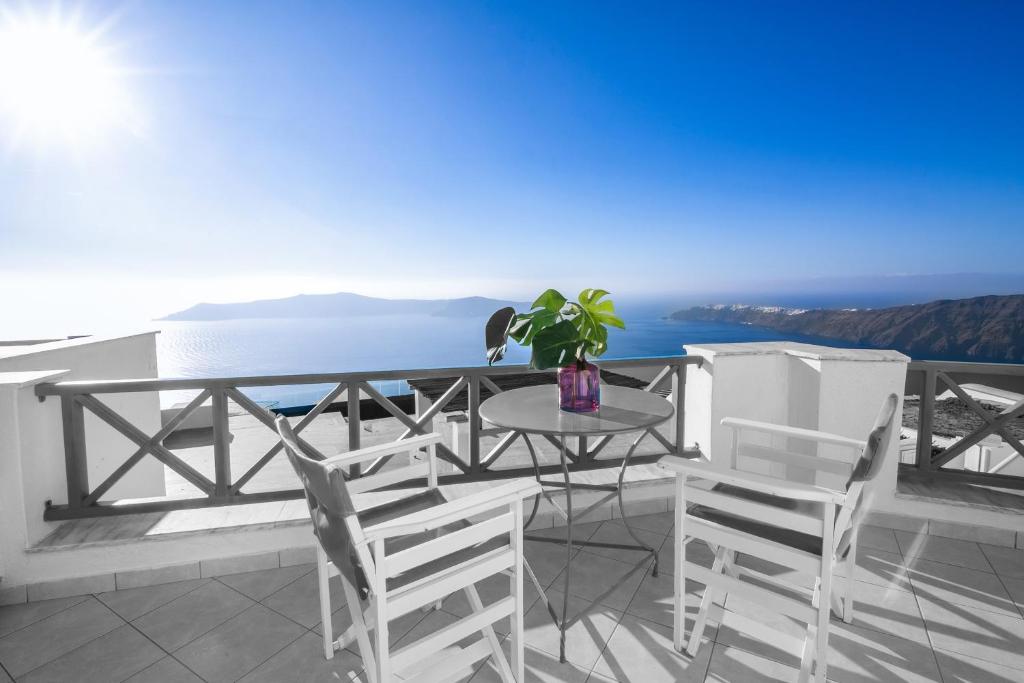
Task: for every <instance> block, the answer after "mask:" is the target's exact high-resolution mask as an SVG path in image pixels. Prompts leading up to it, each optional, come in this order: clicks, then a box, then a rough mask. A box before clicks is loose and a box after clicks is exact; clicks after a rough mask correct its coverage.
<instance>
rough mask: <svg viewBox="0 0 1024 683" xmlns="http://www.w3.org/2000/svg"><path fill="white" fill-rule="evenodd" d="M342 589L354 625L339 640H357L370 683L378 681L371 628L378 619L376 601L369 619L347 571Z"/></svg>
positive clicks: (342, 579)
mask: <svg viewBox="0 0 1024 683" xmlns="http://www.w3.org/2000/svg"><path fill="white" fill-rule="evenodd" d="M341 590H342V592H343V593H344V594H345V608H346V609H347V610H348V614H349V617H350V618H351V619H352V625H351V626H350V627H349V628H348V629H346V631H345V633H344V634H342V636H341V637H340V638H339V639H338V640H339V641H342V640H345V639H348V638H352V639H354V640H355V641H356V644H357V645H358V648H359V656H360V657H362V659H363V669H364V670H365V671H366V676H367V678H369V680H370V683H377V680H378V679H377V673H376V671H377V664H376V661H377V658H376V657H375V656H374V654H373V646H372V645H371V644H370V629H371V628H373V627H374V623H375V622H376V620H377V615H376V601H374V602H373V604H371V605H370V609H369V610H367V612H369V617H370V618H369V619H367V618H366V617H367V615H366V614H364V612H363V608H362V602H361V601H360V599H359V593H358V592H357V591H356V587H355V586H354V585H353V584H352V582H351V581H349V580H348V578H347V577H346V576H345V572H342V573H341ZM349 642H351V641H349ZM341 647H344V645H341Z"/></svg>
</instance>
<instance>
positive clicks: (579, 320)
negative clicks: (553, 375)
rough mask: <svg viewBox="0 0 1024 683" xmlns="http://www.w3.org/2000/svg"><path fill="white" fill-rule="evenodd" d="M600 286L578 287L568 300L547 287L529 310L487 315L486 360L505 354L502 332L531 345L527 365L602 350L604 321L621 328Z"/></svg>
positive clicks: (554, 363)
mask: <svg viewBox="0 0 1024 683" xmlns="http://www.w3.org/2000/svg"><path fill="white" fill-rule="evenodd" d="M606 296H608V292H606V291H605V290H603V289H584V290H583V291H582V292H580V295H579V300H578V301H568V300H567V299H566V298H565V297H564V296H562V295H561V294H560V293H559V292H557V291H556V290H554V289H549V290H547V291H546V292H544V293H543V294H541V295H540V296H539V297H537V300H536V301H534V302H533V305H532V306H530V308H531V310H530V312H529V313H516V311H515V309H513V308H511V307H508V308H503V309H501V310H499V311H497V312H495V314H494V315H492V316H491V319H490V320H488V321H487V327H486V330H485V334H486V337H487V363H488V365H490V364H493V363H495V362H497V361H499V360H501V359H502V358H503V357H504V356H505V347H506V345H507V344H508V338H509V337H512V339H514V340H515V341H516V342H518V343H519V344H520V345H521V346H529V347H530V349H531V352H532V353H531V355H530V367H531V368H536V369H538V370H546V369H548V368H556V367H561V366H563V365H567V364H568V363H570V362H571V361H573V360H575V361H576V362H577V363H579V364H581V365H582V364H583V363H585V362H586V357H587V356H588V355H589V356H591V357H594V358H596V357H598V356H600V355H602V354H603V353H604V352H605V351H607V350H608V327H607V326H609V325H610V326H612V327H617V328H619V329H622V330H624V329H626V324H625V323H624V322H622V319H621V318H619V316H617V315H615V304H614V303H613V302H612V300H611V299H606V298H605V297H606Z"/></svg>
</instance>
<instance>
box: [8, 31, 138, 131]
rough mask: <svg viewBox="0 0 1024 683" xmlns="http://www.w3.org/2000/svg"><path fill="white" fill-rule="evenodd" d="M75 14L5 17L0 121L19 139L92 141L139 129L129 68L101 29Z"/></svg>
mask: <svg viewBox="0 0 1024 683" xmlns="http://www.w3.org/2000/svg"><path fill="white" fill-rule="evenodd" d="M77 24H78V22H77V21H76V20H75V19H73V18H70V17H62V16H60V15H59V14H52V15H50V16H48V17H45V18H43V17H36V16H31V15H29V16H20V17H16V16H9V15H8V16H0V125H2V126H3V128H6V129H8V130H7V132H8V134H9V136H10V137H11V138H12V139H13V141H14V142H16V143H19V144H20V143H22V142H25V141H29V142H32V143H33V144H37V145H51V144H56V143H66V144H71V145H83V144H90V143H93V142H95V141H97V140H98V139H99V138H101V137H102V136H103V135H105V134H106V133H108V132H110V131H111V130H113V129H116V128H127V129H133V128H134V127H135V122H134V118H135V116H134V112H133V107H132V103H131V101H130V98H129V96H128V93H127V90H126V88H125V85H124V82H123V81H124V70H123V69H121V68H119V67H118V65H117V64H116V63H115V60H114V58H113V57H114V55H113V50H112V49H111V48H110V47H108V46H105V45H103V44H101V42H100V38H101V31H99V30H93V31H88V30H83V29H82V28H81V27H79V26H78V25H77Z"/></svg>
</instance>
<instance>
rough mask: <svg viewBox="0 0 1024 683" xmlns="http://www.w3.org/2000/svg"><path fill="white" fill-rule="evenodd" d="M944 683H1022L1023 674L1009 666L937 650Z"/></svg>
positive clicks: (936, 655) (936, 657)
mask: <svg viewBox="0 0 1024 683" xmlns="http://www.w3.org/2000/svg"><path fill="white" fill-rule="evenodd" d="M935 659H936V660H937V661H938V663H939V671H941V672H942V680H943V682H944V683H1020V680H1021V678H1022V676H1021V672H1020V671H1019V670H1017V669H1011V668H1010V667H1008V666H1003V665H1001V664H994V663H993V662H986V661H985V660H983V659H977V658H975V657H968V656H967V655H962V654H958V653H956V652H947V651H945V650H935Z"/></svg>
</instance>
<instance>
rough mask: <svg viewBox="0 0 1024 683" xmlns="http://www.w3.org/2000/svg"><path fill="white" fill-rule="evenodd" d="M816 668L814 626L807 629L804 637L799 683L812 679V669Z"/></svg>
mask: <svg viewBox="0 0 1024 683" xmlns="http://www.w3.org/2000/svg"><path fill="white" fill-rule="evenodd" d="M813 666H814V626H808V627H807V633H806V635H804V649H803V651H802V652H801V653H800V673H799V675H798V676H797V679H796V680H797V683H807V682H808V681H809V680H810V679H811V668H812V667H813Z"/></svg>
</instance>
